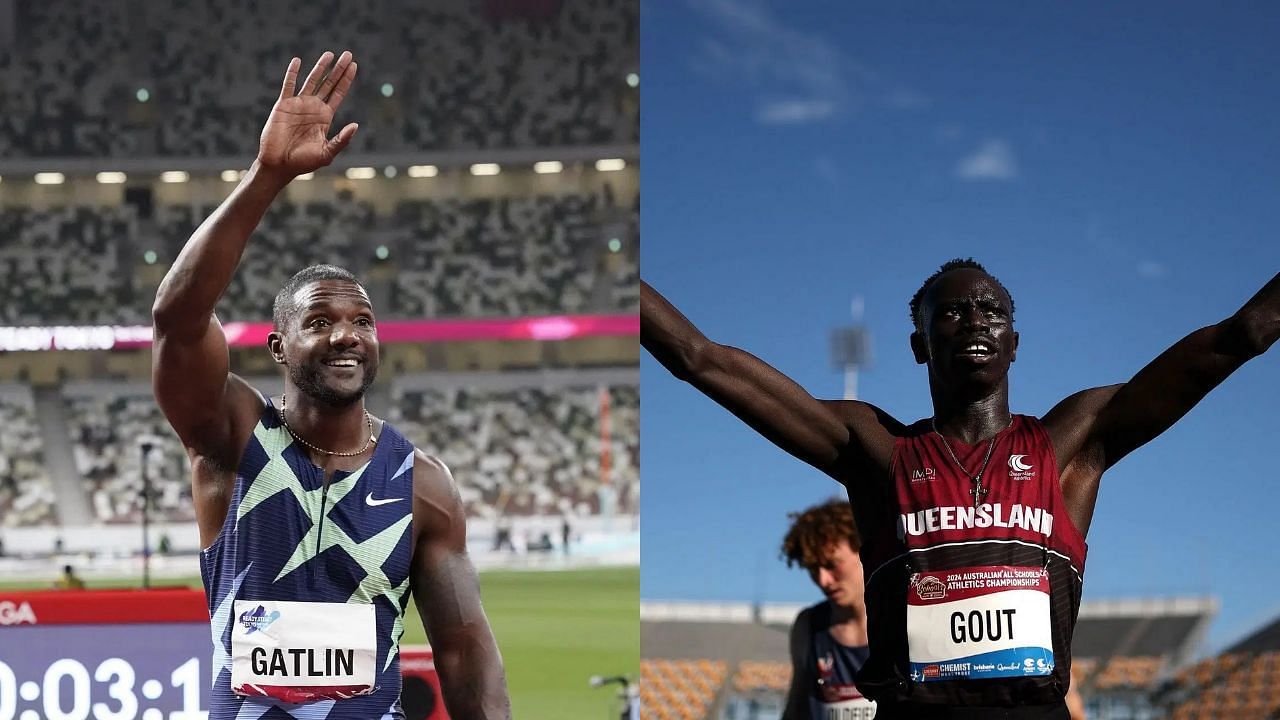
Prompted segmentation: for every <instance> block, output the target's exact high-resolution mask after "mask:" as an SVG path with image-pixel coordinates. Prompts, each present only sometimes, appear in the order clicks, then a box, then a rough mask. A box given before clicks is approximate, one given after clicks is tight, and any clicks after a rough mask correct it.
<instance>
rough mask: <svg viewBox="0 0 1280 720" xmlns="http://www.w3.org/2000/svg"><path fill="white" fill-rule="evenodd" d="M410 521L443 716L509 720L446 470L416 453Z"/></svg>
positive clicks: (415, 574)
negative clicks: (438, 682) (411, 520)
mask: <svg viewBox="0 0 1280 720" xmlns="http://www.w3.org/2000/svg"><path fill="white" fill-rule="evenodd" d="M413 524H414V538H415V546H414V551H413V566H412V569H411V580H410V584H411V587H412V589H413V599H414V602H415V603H417V606H418V613H419V614H420V615H421V616H422V624H423V627H424V628H425V629H426V631H427V638H428V639H429V640H430V641H431V649H432V654H433V656H434V659H435V663H436V669H437V671H438V672H439V674H440V690H441V693H442V694H443V695H444V704H445V708H446V709H447V710H448V711H449V717H451V718H455V720H510V718H511V701H510V700H509V699H508V697H507V680H506V674H505V672H504V671H503V667H502V656H501V655H500V654H499V653H498V645H497V642H496V641H495V640H494V638H493V631H492V630H490V628H489V620H488V618H486V617H485V614H484V608H483V607H482V606H481V604H480V581H479V579H478V578H477V577H476V570H475V568H474V567H473V566H472V565H471V560H470V558H469V557H468V556H467V523H466V512H465V510H464V509H463V506H462V498H461V497H460V496H459V495H458V486H457V485H456V484H455V483H454V481H453V476H452V475H451V474H450V473H449V468H447V467H445V465H444V463H442V462H440V461H439V460H437V459H435V458H433V457H430V456H428V455H424V454H422V453H421V452H419V453H418V456H417V458H416V459H415V462H414V466H413Z"/></svg>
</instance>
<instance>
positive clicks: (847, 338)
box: [831, 295, 871, 400]
mask: <svg viewBox="0 0 1280 720" xmlns="http://www.w3.org/2000/svg"><path fill="white" fill-rule="evenodd" d="M850 309H851V310H852V313H853V324H852V325H848V326H845V327H838V328H836V329H834V330H832V331H831V364H832V365H834V366H835V369H836V370H840V371H842V372H844V399H845V400H857V399H858V370H859V369H861V368H864V367H867V366H868V365H870V364H871V334H870V333H869V332H867V326H866V325H864V324H863V323H862V313H863V309H864V307H863V302H862V296H861V295H859V296H856V297H854V298H853V303H852V306H851V308H850Z"/></svg>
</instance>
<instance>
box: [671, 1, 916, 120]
mask: <svg viewBox="0 0 1280 720" xmlns="http://www.w3.org/2000/svg"><path fill="white" fill-rule="evenodd" d="M687 2H688V3H689V4H690V5H691V6H692V7H693V8H694V9H695V10H697V11H698V12H700V13H701V14H702V15H703V16H705V17H706V18H707V19H708V20H709V21H710V25H711V27H712V28H713V30H712V34H711V35H710V36H708V37H703V38H701V39H700V40H699V42H698V44H697V46H696V49H695V50H694V58H693V68H694V70H695V71H698V72H700V73H702V74H703V75H706V76H708V77H711V78H713V79H715V80H716V81H718V82H722V83H728V84H734V85H740V86H746V87H748V88H750V89H751V90H752V92H753V93H754V95H755V97H754V98H753V99H754V103H755V106H756V109H755V115H754V117H755V120H756V121H757V122H759V123H762V124H791V125H798V124H805V123H815V122H821V121H823V120H828V119H830V118H833V117H836V116H838V115H840V114H841V113H843V112H847V111H849V110H851V109H854V108H855V107H856V106H857V105H859V104H867V103H876V104H880V105H883V106H885V107H891V108H896V109H915V108H919V107H922V106H923V105H925V104H927V100H926V99H925V97H924V96H923V95H921V94H920V93H918V92H916V91H914V90H911V89H908V88H905V87H899V86H893V85H891V84H890V83H888V82H887V81H885V80H884V79H883V78H881V77H879V75H878V74H877V73H875V72H872V71H871V70H869V69H867V68H866V67H864V66H862V65H860V64H859V63H858V62H856V61H855V60H853V59H852V58H850V57H848V56H846V55H845V53H844V51H843V50H842V49H841V47H840V46H839V45H838V44H837V43H835V42H832V41H831V40H829V39H828V38H826V37H824V36H823V35H822V34H821V33H817V32H810V31H807V30H804V29H800V28H796V27H791V26H788V25H787V24H786V23H785V22H784V21H783V20H782V19H781V18H779V17H778V16H776V15H775V14H774V13H773V11H772V8H771V7H770V3H769V2H768V0H687Z"/></svg>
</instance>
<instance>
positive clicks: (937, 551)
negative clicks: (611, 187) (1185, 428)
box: [640, 260, 1280, 720]
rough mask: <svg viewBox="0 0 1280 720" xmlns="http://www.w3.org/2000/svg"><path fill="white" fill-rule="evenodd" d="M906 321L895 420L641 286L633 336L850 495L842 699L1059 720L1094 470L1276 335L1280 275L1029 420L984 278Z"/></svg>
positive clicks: (970, 277) (954, 286) (917, 711)
mask: <svg viewBox="0 0 1280 720" xmlns="http://www.w3.org/2000/svg"><path fill="white" fill-rule="evenodd" d="M910 308H911V321H912V324H913V332H912V333H911V339H910V342H911V349H912V351H913V353H914V355H915V360H916V362H917V363H919V364H921V365H924V366H926V368H927V369H928V377H929V389H930V395H931V397H932V400H933V411H934V414H933V417H931V418H926V419H923V420H920V421H918V422H915V423H912V424H910V425H905V424H903V423H900V422H898V421H897V420H894V419H893V418H892V417H890V416H889V415H888V413H886V412H884V411H883V410H881V409H879V408H877V407H874V406H872V405H870V404H868V403H865V402H860V401H855V400H841V401H824V400H817V399H815V398H813V397H812V396H811V395H809V393H807V392H805V390H804V389H803V388H801V387H800V386H799V385H797V384H796V383H795V382H793V381H792V380H791V379H790V378H788V377H786V376H785V375H783V374H782V373H780V372H778V371H777V370H776V369H774V368H773V367H771V366H769V365H768V364H766V363H764V362H763V361H761V360H760V359H759V358H756V357H755V356H753V355H751V354H750V353H747V352H745V351H743V350H739V349H737V348H734V347H730V346H727V345H721V344H718V343H715V342H712V341H710V340H708V339H707V338H706V337H705V336H704V335H703V334H702V333H701V332H700V331H698V329H697V328H696V327H694V325H693V324H692V323H690V322H689V321H688V319H686V318H685V317H684V316H683V315H682V314H680V312H679V311H678V310H676V309H675V307H673V306H672V305H671V304H670V303H668V302H667V301H666V299H665V298H663V297H662V296H661V295H660V294H658V293H657V292H656V291H655V290H653V289H652V288H651V287H649V286H648V284H642V286H641V297H640V316H641V318H640V338H641V342H642V344H643V345H644V346H645V348H647V349H648V350H649V351H650V352H651V353H652V354H653V355H654V357H655V358H657V360H658V361H659V362H661V363H662V364H663V366H664V367H666V368H667V369H668V370H670V371H671V372H672V373H673V374H674V375H675V376H676V377H678V378H680V379H683V380H686V381H688V382H689V383H691V384H692V385H693V386H694V387H696V388H697V389H698V390H700V391H701V392H703V393H705V394H706V395H708V396H709V397H711V398H712V399H713V400H715V401H716V402H718V403H720V404H721V405H722V406H724V407H725V408H726V409H728V410H729V411H730V412H732V413H733V414H734V415H736V416H738V417H739V418H740V419H742V420H743V421H744V422H746V423H747V424H748V425H750V426H751V427H752V428H754V429H755V430H757V431H758V432H760V433H761V434H762V435H764V436H765V437H766V438H768V439H769V440H770V441H772V442H773V443H775V444H777V445H778V446H779V447H781V448H782V449H783V450H785V451H787V452H789V453H790V454H792V455H794V456H795V457H797V458H799V459H801V460H803V461H805V462H807V463H809V464H810V465H812V466H814V467H816V468H818V469H819V470H822V471H823V472H825V473H826V474H828V475H829V476H831V477H832V478H834V479H836V480H837V481H839V482H840V483H842V484H843V485H844V486H845V488H846V489H847V490H848V493H849V500H850V503H851V504H852V508H853V514H854V517H855V519H856V523H857V528H858V530H859V533H860V537H861V539H862V553H861V557H862V564H863V566H864V568H865V571H866V589H865V596H866V606H867V638H868V646H869V648H870V654H869V656H868V657H867V660H866V663H865V664H864V665H863V666H862V669H861V670H860V671H859V672H858V675H857V687H858V689H859V690H860V691H861V692H862V693H863V694H864V695H866V696H867V697H869V698H871V699H873V700H875V701H876V702H877V704H878V708H877V715H876V717H877V718H880V719H881V720H884V719H885V718H1067V717H1068V711H1067V707H1066V705H1065V703H1064V702H1063V697H1064V695H1065V693H1066V692H1067V688H1068V686H1069V684H1070V668H1071V635H1072V632H1073V630H1074V627H1075V621H1076V616H1077V612H1078V610H1079V605H1080V593H1081V588H1082V583H1083V578H1084V561H1085V549H1086V546H1085V535H1086V534H1087V533H1088V531H1089V523H1090V521H1091V520H1092V518H1093V510H1094V504H1095V502H1096V500H1097V496H1098V488H1099V483H1100V480H1101V478H1102V474H1103V472H1105V471H1106V470H1107V469H1108V468H1110V467H1111V466H1113V465H1115V464H1116V463H1117V462H1119V461H1120V460H1121V458H1123V457H1124V456H1126V455H1128V454H1129V453H1130V452H1132V451H1134V450H1135V449H1137V448H1139V447H1141V446H1142V445H1144V444H1146V443H1147V442H1149V441H1150V440H1151V439H1152V438H1155V437H1156V436H1157V435H1159V434H1160V433H1162V432H1164V431H1165V430H1167V429H1168V428H1169V427H1170V426H1171V425H1173V423H1174V422H1176V421H1177V420H1178V419H1179V418H1181V417H1182V416H1183V415H1185V414H1186V413H1187V412H1188V411H1190V410H1191V408H1193V407H1194V406H1195V405H1196V403H1198V402H1199V401H1200V400H1201V399H1202V398H1203V397H1204V396H1205V395H1206V394H1208V393H1209V391H1210V390H1212V389H1213V388H1215V387H1217V386H1218V384H1219V383H1221V382H1222V381H1223V380H1225V379H1226V378H1227V376H1229V375H1230V374H1231V373H1232V372H1234V371H1235V370H1236V369H1237V368H1239V367H1240V366H1241V365H1243V364H1244V363H1245V362H1246V361H1248V360H1249V359H1251V358H1254V357H1257V356H1258V355H1261V354H1262V353H1263V352H1265V351H1266V350H1267V349H1268V348H1269V347H1270V346H1271V345H1272V344H1273V343H1275V341H1276V339H1277V338H1280V275H1276V276H1275V277H1273V278H1272V279H1271V280H1270V281H1269V282H1268V283H1267V284H1266V285H1265V286H1264V287H1263V288H1262V289H1261V290H1259V291H1258V292H1257V293H1256V294H1255V295H1254V296H1253V297H1252V298H1251V299H1250V300H1249V301H1248V302H1246V303H1245V304H1244V305H1243V306H1242V307H1241V308H1240V309H1239V310H1238V311H1236V312H1235V313H1234V314H1232V315H1231V316H1230V317H1228V318H1226V319H1225V320H1223V321H1222V322H1219V323H1217V324H1215V325H1210V326H1208V327H1204V328H1201V329H1199V330H1196V331H1195V332H1192V333H1191V334H1190V335H1187V336H1186V337H1185V338H1183V339H1182V340H1180V341H1178V342H1177V343H1175V344H1174V345H1173V346H1172V347H1170V348H1169V349H1168V350H1166V351H1165V352H1164V353H1162V354H1161V355H1160V356H1159V357H1157V358H1156V359H1155V360H1153V361H1152V362H1151V363H1149V364H1148V365H1147V366H1146V367H1144V368H1142V369H1141V370H1140V371H1139V372H1138V373H1137V374H1136V375H1134V376H1133V378H1132V379H1130V380H1129V381H1128V382H1126V383H1123V384H1119V385H1110V386H1106V387H1098V388H1093V389H1089V390H1084V391H1081V392H1079V393H1076V394H1075V395H1072V396H1070V397H1068V398H1066V399H1065V400H1063V401H1062V402H1060V403H1058V405H1057V406H1055V407H1054V408H1053V409H1051V410H1050V411H1049V412H1048V413H1047V414H1046V415H1045V416H1044V417H1043V418H1035V417H1031V416H1027V415H1014V414H1013V413H1011V412H1010V410H1009V378H1008V375H1009V366H1010V364H1012V363H1013V362H1014V360H1015V359H1016V358H1017V351H1018V333H1017V332H1015V331H1014V329H1013V327H1014V326H1013V298H1012V297H1011V296H1010V294H1009V292H1008V291H1007V290H1006V289H1005V288H1004V286H1003V285H1001V284H1000V282H999V281H997V280H996V279H995V278H994V277H992V276H991V275H990V274H988V273H987V272H986V270H985V269H984V268H983V267H982V265H980V264H978V263H977V262H974V261H973V260H953V261H951V262H948V263H946V264H944V265H943V266H942V267H941V268H940V269H939V270H938V272H936V273H934V274H933V275H931V276H930V277H929V278H927V279H926V280H925V281H924V283H923V284H922V285H921V287H920V289H919V291H918V292H916V294H915V296H914V297H913V298H912V300H911V303H910Z"/></svg>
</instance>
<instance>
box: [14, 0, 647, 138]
mask: <svg viewBox="0 0 1280 720" xmlns="http://www.w3.org/2000/svg"><path fill="white" fill-rule="evenodd" d="M526 5H527V4H526ZM542 5H543V7H544V8H546V10H543V11H541V12H534V13H531V12H528V11H527V8H522V7H521V4H520V3H501V2H487V3H475V2H470V1H469V0H440V1H437V2H432V3H429V4H423V3H415V2H410V1H409V0H369V1H367V2H360V3H325V2H321V3H311V4H303V5H297V6H293V5H282V4H279V3H272V2H266V1H265V0H242V1H240V2H235V3H204V2H197V1H196V0H178V2H174V3H139V2H133V3H124V2H109V3H90V4H87V5H86V4H84V3H80V2H75V1H74V0H41V1H39V2H36V1H34V0H17V2H15V3H13V10H12V12H13V18H12V21H13V38H14V42H12V43H3V44H0V77H3V78H4V79H6V80H7V82H0V105H2V106H3V107H4V108H5V113H4V116H3V117H0V157H8V158H14V157H74V156H88V157H128V156H188V157H190V156H234V155H245V154H247V153H251V152H252V151H253V150H254V149H255V148H256V147H257V142H258V133H259V131H260V130H261V126H262V120H263V118H264V117H265V116H266V112H267V109H268V108H270V107H271V104H272V102H273V101H274V100H275V96H276V94H277V93H278V88H279V84H280V77H281V76H282V75H283V72H284V67H285V65H286V64H287V63H288V61H289V58H290V57H293V56H295V55H296V56H300V57H302V58H303V59H304V62H305V63H307V64H308V66H309V64H310V63H312V62H314V59H315V58H316V57H317V56H319V54H320V52H321V51H322V50H342V49H351V50H352V51H353V53H354V54H355V56H356V58H357V61H358V62H359V64H360V81H359V82H358V83H357V84H356V85H355V86H354V87H353V96H352V98H351V99H350V100H349V101H348V103H347V108H344V112H350V110H349V108H353V107H358V108H360V120H361V131H360V133H359V134H358V135H357V137H356V138H355V141H354V143H353V146H352V148H351V149H352V150H353V151H354V152H357V153H359V152H398V151H405V150H430V149H468V148H495V147H500V148H511V147H559V146H568V145H583V144H595V145H602V144H616V143H633V142H635V140H636V136H637V131H638V122H637V121H636V117H637V112H638V102H637V100H636V90H635V89H634V87H632V86H630V85H628V84H627V81H626V77H627V74H628V73H631V72H635V71H636V70H637V69H638V66H639V62H638V51H637V48H638V40H637V37H638V24H639V13H638V5H637V3H635V2H630V1H628V0H564V2H559V3H543V4H542ZM321 39H322V40H321ZM69 47H74V48H76V52H74V53H68V52H66V48H69ZM102 58H111V59H112V62H106V63H104V62H101V59H102Z"/></svg>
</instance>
